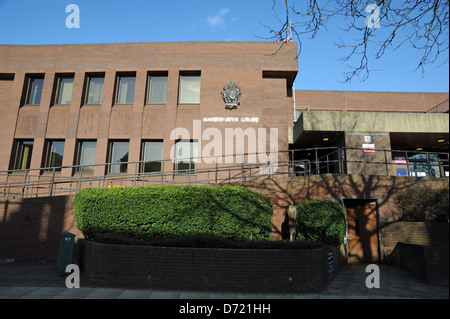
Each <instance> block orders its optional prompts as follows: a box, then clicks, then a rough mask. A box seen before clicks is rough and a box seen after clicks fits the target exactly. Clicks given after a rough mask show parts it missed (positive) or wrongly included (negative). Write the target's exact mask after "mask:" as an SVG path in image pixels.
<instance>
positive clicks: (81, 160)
mask: <svg viewBox="0 0 450 319" xmlns="http://www.w3.org/2000/svg"><path fill="white" fill-rule="evenodd" d="M96 148H97V142H96V141H78V145H77V149H78V154H77V165H81V166H79V167H77V172H83V173H93V172H94V166H93V165H94V164H95V150H96Z"/></svg>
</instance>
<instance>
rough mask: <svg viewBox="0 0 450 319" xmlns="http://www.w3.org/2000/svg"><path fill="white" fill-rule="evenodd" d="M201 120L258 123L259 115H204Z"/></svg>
mask: <svg viewBox="0 0 450 319" xmlns="http://www.w3.org/2000/svg"><path fill="white" fill-rule="evenodd" d="M203 122H220V123H222V122H225V123H226V122H228V123H258V122H259V117H223V116H213V117H204V118H203Z"/></svg>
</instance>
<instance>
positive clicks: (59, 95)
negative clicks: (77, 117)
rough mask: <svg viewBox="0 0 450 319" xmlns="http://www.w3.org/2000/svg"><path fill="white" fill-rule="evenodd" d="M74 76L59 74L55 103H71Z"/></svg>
mask: <svg viewBox="0 0 450 319" xmlns="http://www.w3.org/2000/svg"><path fill="white" fill-rule="evenodd" d="M72 89H73V76H59V77H58V78H57V83H56V96H55V104H59V105H69V104H70V100H71V99H72Z"/></svg>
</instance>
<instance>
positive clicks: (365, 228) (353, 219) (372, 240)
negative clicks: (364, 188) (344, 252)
mask: <svg viewBox="0 0 450 319" xmlns="http://www.w3.org/2000/svg"><path fill="white" fill-rule="evenodd" d="M347 220H348V235H349V240H348V262H350V263H357V262H364V263H376V262H378V234H377V206H376V204H372V205H371V204H365V205H361V206H354V207H348V208H347Z"/></svg>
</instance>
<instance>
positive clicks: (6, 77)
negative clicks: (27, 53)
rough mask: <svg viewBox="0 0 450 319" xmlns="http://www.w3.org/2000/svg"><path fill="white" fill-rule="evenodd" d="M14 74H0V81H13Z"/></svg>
mask: <svg viewBox="0 0 450 319" xmlns="http://www.w3.org/2000/svg"><path fill="white" fill-rule="evenodd" d="M14 76H15V74H14V73H0V81H14Z"/></svg>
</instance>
